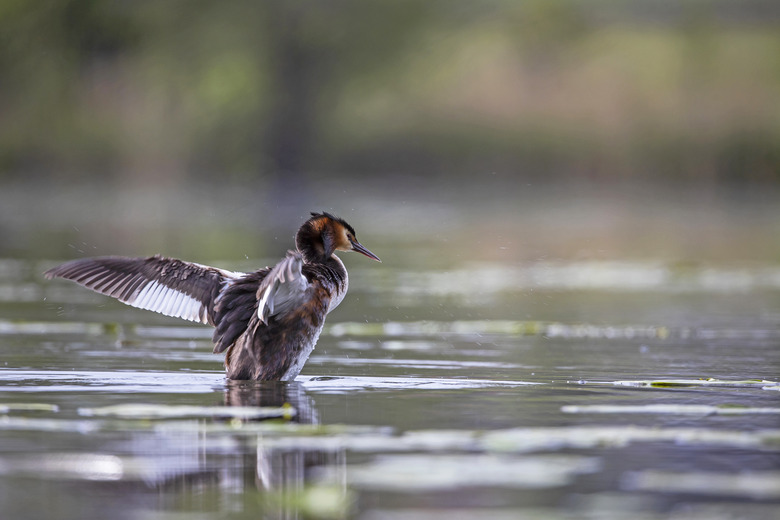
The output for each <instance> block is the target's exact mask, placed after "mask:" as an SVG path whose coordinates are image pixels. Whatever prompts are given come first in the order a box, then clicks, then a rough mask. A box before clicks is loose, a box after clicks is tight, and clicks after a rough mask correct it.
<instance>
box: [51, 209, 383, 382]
mask: <svg viewBox="0 0 780 520" xmlns="http://www.w3.org/2000/svg"><path fill="white" fill-rule="evenodd" d="M295 245H296V247H297V249H298V250H297V251H288V252H287V256H285V257H284V258H283V259H282V260H281V261H280V262H279V263H277V264H276V265H275V266H273V267H266V268H265V269H260V270H259V271H255V272H253V273H249V274H245V273H234V272H231V271H226V270H223V269H217V268H216V267H208V266H205V265H200V264H195V263H191V262H184V261H182V260H176V259H173V258H163V257H161V256H153V257H150V258H125V257H115V256H106V257H97V258H83V259H79V260H72V261H70V262H66V263H64V264H62V265H59V266H57V267H55V268H53V269H50V270H48V271H46V273H45V276H46V277H47V278H54V277H60V278H66V279H68V280H73V281H74V282H77V283H79V284H81V285H83V286H84V287H87V288H88V289H92V290H93V291H96V292H99V293H101V294H105V295H108V296H112V297H114V298H116V299H118V300H119V301H121V302H124V303H126V304H128V305H132V306H133V307H138V308H140V309H147V310H150V311H154V312H159V313H161V314H165V315H166V316H173V317H175V318H183V319H185V320H190V321H197V322H200V323H204V324H208V325H213V326H215V327H216V330H215V331H214V337H213V340H214V353H220V352H225V351H226V352H225V369H226V371H227V377H228V378H230V379H256V380H261V381H292V380H293V379H295V377H296V376H297V375H298V374H299V373H300V371H301V369H302V368H303V364H304V363H305V362H306V360H307V359H308V358H309V355H310V354H311V352H312V350H314V345H315V344H316V343H317V338H319V335H320V332H322V326H323V325H324V323H325V316H326V315H327V314H328V313H329V312H330V311H332V310H333V309H335V308H336V306H338V304H339V303H341V300H343V299H344V295H345V294H346V293H347V287H348V284H349V278H348V276H347V270H346V268H345V267H344V264H343V263H342V262H341V260H340V259H339V258H338V257H337V256H336V255H334V254H333V253H334V252H335V251H357V252H358V253H362V254H364V255H365V256H367V257H369V258H371V259H374V260H377V261H381V260H379V257H378V256H376V255H375V254H374V253H372V252H371V251H369V250H368V249H366V248H365V247H363V245H362V244H360V242H358V241H357V238H356V237H355V230H354V229H353V228H352V226H350V225H349V224H347V222H346V221H344V220H343V219H340V218H338V217H334V216H333V215H331V214H329V213H312V214H311V218H310V219H309V220H307V221H306V222H304V224H303V225H302V226H301V227H300V229H298V232H297V233H296V235H295Z"/></svg>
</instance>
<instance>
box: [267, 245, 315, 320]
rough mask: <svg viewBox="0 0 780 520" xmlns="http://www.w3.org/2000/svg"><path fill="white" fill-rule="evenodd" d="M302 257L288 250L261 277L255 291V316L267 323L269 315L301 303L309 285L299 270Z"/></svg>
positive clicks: (285, 310)
mask: <svg viewBox="0 0 780 520" xmlns="http://www.w3.org/2000/svg"><path fill="white" fill-rule="evenodd" d="M302 267H303V257H302V256H301V254H300V253H298V252H297V251H288V252H287V256H286V257H284V259H283V260H281V261H280V262H279V263H278V264H276V265H275V266H274V267H273V268H272V269H271V271H270V272H269V273H268V276H266V277H265V279H263V282H262V283H261V284H260V287H259V289H258V291H257V296H258V298H259V300H260V301H259V303H258V305H257V317H258V318H260V321H262V322H263V323H266V324H267V323H268V320H269V319H271V317H273V316H276V315H280V314H286V313H287V312H289V311H291V310H292V309H294V308H295V307H296V306H298V305H299V304H301V303H302V301H303V298H304V296H305V293H306V289H307V288H308V287H309V281H308V280H307V279H306V277H305V276H304V275H303V273H302V272H301V268H302Z"/></svg>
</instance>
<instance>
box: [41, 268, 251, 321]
mask: <svg viewBox="0 0 780 520" xmlns="http://www.w3.org/2000/svg"><path fill="white" fill-rule="evenodd" d="M45 275H46V277H47V278H54V277H59V278H65V279H68V280H72V281H74V282H76V283H78V284H81V285H83V286H84V287H87V288H88V289H92V290H93V291H96V292H99V293H101V294H105V295H107V296H111V297H113V298H116V299H118V300H119V301H121V302H123V303H126V304H128V305H132V306H133V307H138V308H140V309H146V310H150V311H154V312H159V313H161V314H165V315H166V316H173V317H175V318H183V319H185V320H190V321H197V322H201V323H206V324H211V325H213V324H214V304H215V302H216V300H217V298H218V296H219V294H220V292H221V291H222V290H223V289H224V288H225V287H226V286H228V285H230V284H231V283H232V282H233V281H234V280H236V279H239V278H240V277H242V276H244V275H243V274H242V273H233V272H230V271H225V270H222V269H217V268H214V267H208V266H204V265H200V264H195V263H191V262H183V261H181V260H176V259H173V258H164V257H161V256H153V257H149V258H124V257H114V256H107V257H97V258H83V259H79V260H73V261H70V262H66V263H64V264H62V265H59V266H57V267H55V268H53V269H50V270H48V271H46V273H45Z"/></svg>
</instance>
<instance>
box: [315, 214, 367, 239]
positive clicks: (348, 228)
mask: <svg viewBox="0 0 780 520" xmlns="http://www.w3.org/2000/svg"><path fill="white" fill-rule="evenodd" d="M311 216H312V218H313V219H314V218H318V217H327V218H329V219H331V220H335V221H336V222H338V223H339V224H341V225H342V226H344V227H345V228H347V231H349V232H350V233H352V236H353V237H354V236H357V233H355V229H354V228H353V227H352V226H350V225H349V223H348V222H347V221H346V220H344V219H343V218H339V217H337V216H335V215H333V214H331V213H328V212H327V211H323V212H322V213H315V212H314V211H312V212H311Z"/></svg>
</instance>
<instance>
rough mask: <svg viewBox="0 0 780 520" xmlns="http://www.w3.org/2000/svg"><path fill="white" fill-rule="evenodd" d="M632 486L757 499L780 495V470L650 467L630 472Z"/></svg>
mask: <svg viewBox="0 0 780 520" xmlns="http://www.w3.org/2000/svg"><path fill="white" fill-rule="evenodd" d="M623 484H624V485H625V487H627V488H628V489H633V490H639V491H655V492H663V493H686V494H699V495H710V496H717V497H719V498H721V497H724V496H730V497H744V498H750V499H757V500H775V499H778V498H780V471H750V472H738V473H716V472H704V471H699V472H687V473H681V472H671V471H657V470H646V471H637V472H633V473H629V474H628V475H626V477H625V478H624V479H623Z"/></svg>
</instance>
